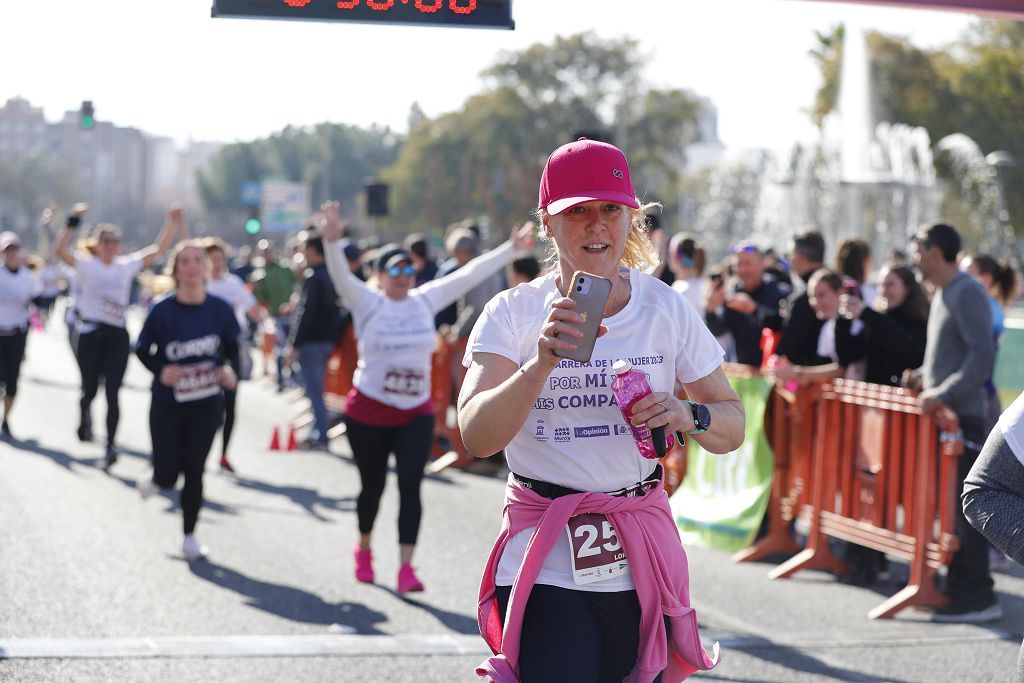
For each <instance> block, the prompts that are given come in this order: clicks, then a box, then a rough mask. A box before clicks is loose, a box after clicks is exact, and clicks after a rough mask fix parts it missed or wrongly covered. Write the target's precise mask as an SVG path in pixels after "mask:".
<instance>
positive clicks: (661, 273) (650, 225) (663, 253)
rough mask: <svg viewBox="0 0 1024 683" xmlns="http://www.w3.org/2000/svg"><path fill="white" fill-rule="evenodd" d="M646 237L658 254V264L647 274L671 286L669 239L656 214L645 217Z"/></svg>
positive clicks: (674, 276) (673, 280)
mask: <svg viewBox="0 0 1024 683" xmlns="http://www.w3.org/2000/svg"><path fill="white" fill-rule="evenodd" d="M653 210H655V211H660V210H661V209H660V208H655V209H653ZM647 237H648V239H650V240H651V244H653V245H654V250H655V251H656V252H658V263H657V265H655V266H654V267H653V268H651V269H650V270H649V271H648V273H649V274H651V275H653V276H654V277H656V278H658V279H659V280H661V281H662V282H664V283H665V284H666V285H670V284H672V283H673V282H675V280H676V275H675V273H673V272H672V269H671V268H670V267H669V264H668V261H669V238H668V235H666V234H665V231H664V229H662V227H661V216H659V215H658V214H656V213H651V214H648V215H647ZM698 310H700V309H698Z"/></svg>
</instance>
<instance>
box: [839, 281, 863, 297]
mask: <svg viewBox="0 0 1024 683" xmlns="http://www.w3.org/2000/svg"><path fill="white" fill-rule="evenodd" d="M843 292H844V293H846V294H852V295H853V296H858V297H859V296H860V285H859V284H857V281H856V280H854V279H852V278H848V279H846V280H843Z"/></svg>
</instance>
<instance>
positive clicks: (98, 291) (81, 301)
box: [75, 253, 142, 327]
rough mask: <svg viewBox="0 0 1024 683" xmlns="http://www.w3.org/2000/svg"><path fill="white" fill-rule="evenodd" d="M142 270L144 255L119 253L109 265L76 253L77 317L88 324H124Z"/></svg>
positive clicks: (118, 325)
mask: <svg viewBox="0 0 1024 683" xmlns="http://www.w3.org/2000/svg"><path fill="white" fill-rule="evenodd" d="M140 270H142V258H141V257H134V256H118V257H117V258H115V259H114V260H113V261H112V262H111V263H110V265H106V264H104V263H103V261H101V260H99V259H98V258H93V257H91V256H87V255H85V254H82V253H78V254H75V273H76V275H77V287H76V290H75V291H76V295H77V301H76V306H77V308H78V317H79V319H80V320H81V321H83V322H84V323H86V324H87V325H88V324H89V323H97V322H99V323H106V324H108V325H114V326H115V327H124V315H125V311H126V310H127V309H128V304H129V303H130V297H131V288H132V281H133V280H134V279H135V276H136V275H138V274H139V271H140Z"/></svg>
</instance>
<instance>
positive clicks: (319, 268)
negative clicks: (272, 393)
mask: <svg viewBox="0 0 1024 683" xmlns="http://www.w3.org/2000/svg"><path fill="white" fill-rule="evenodd" d="M311 234H315V233H311ZM303 251H304V254H305V260H306V263H307V264H308V266H309V268H308V269H307V270H306V272H305V279H304V280H303V281H302V295H301V296H300V298H299V303H298V305H297V306H296V307H295V315H294V318H293V320H292V327H291V334H290V336H289V338H288V347H287V350H286V352H285V353H286V356H287V358H286V360H285V362H286V363H287V364H288V365H292V364H294V362H295V360H296V358H297V359H298V361H299V366H300V368H301V372H302V383H303V385H304V386H305V388H306V397H307V398H308V399H309V401H310V404H311V407H312V410H313V429H312V431H311V432H310V434H309V441H308V442H307V444H306V447H307V448H310V449H315V450H327V428H328V427H329V426H330V425H329V424H328V419H327V407H326V406H325V405H324V375H325V374H326V372H327V360H328V359H329V358H330V356H331V351H333V350H334V346H335V344H337V343H338V341H339V340H340V339H341V335H342V332H344V330H345V325H346V324H347V323H348V317H347V315H346V314H345V312H343V310H342V308H341V306H340V304H339V303H338V295H337V294H336V293H335V291H334V284H333V283H332V282H331V276H330V275H329V274H328V272H327V264H326V262H325V260H324V242H323V239H322V238H321V237H319V236H314V237H308V238H307V239H306V240H305V246H304V247H303Z"/></svg>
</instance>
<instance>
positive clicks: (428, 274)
mask: <svg viewBox="0 0 1024 683" xmlns="http://www.w3.org/2000/svg"><path fill="white" fill-rule="evenodd" d="M402 247H403V248H404V249H405V250H406V251H407V252H408V253H409V256H411V257H412V265H413V266H414V267H415V268H416V284H415V285H414V286H416V287H419V286H420V285H422V284H423V283H425V282H430V281H431V280H433V279H434V278H435V277H437V261H435V260H434V259H433V257H432V256H431V255H430V244H429V243H428V242H427V238H426V237H425V236H424V235H423V234H422V233H419V232H414V233H411V234H410V235H409V236H408V237H406V238H405V241H404V242H403V243H402Z"/></svg>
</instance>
